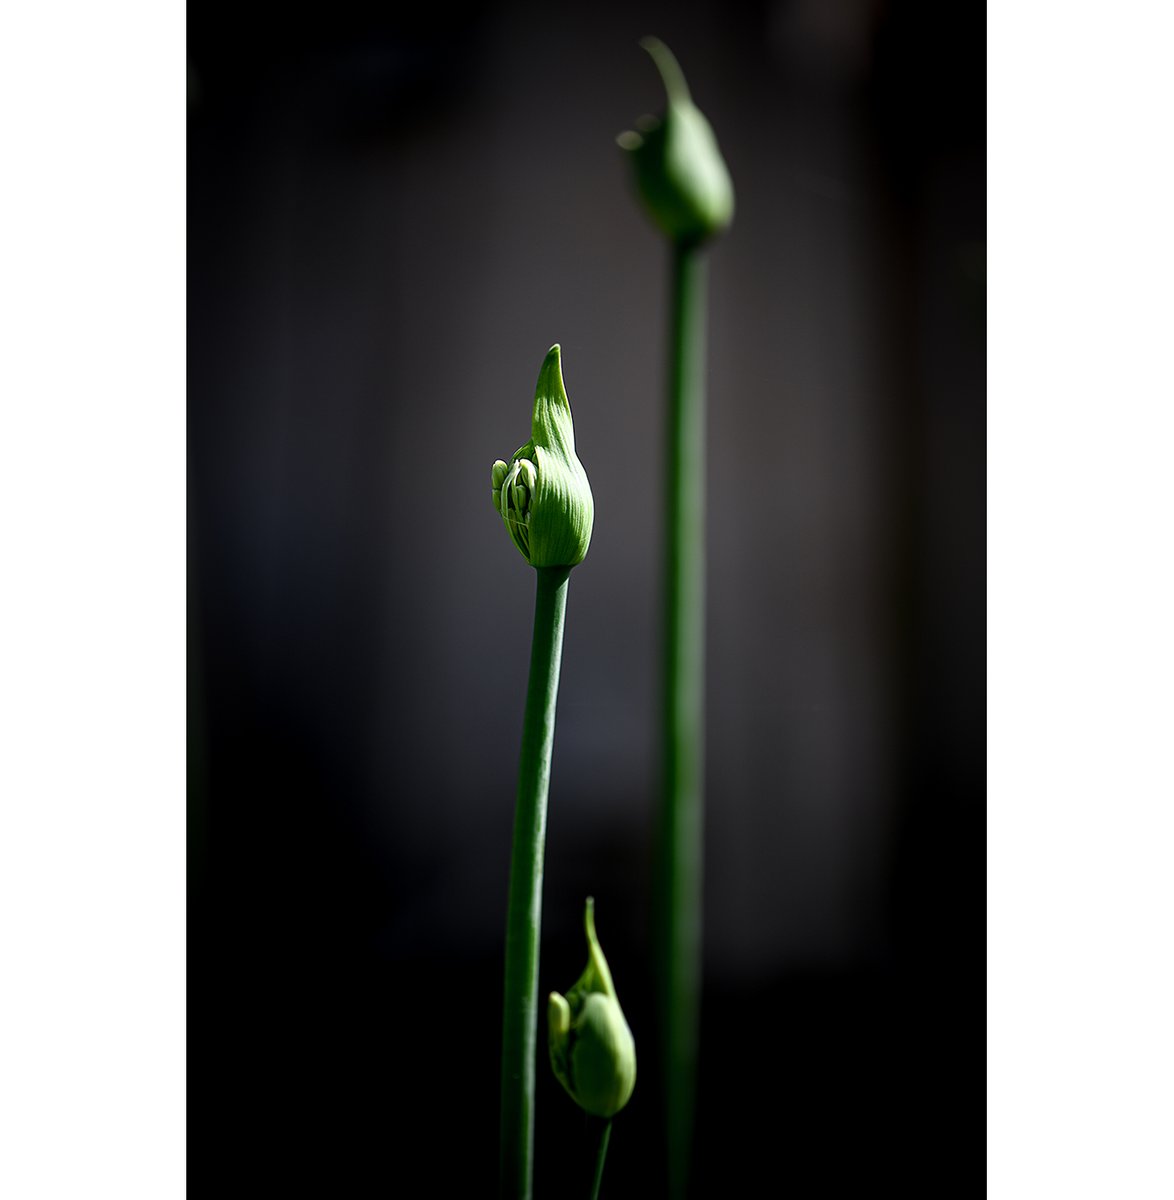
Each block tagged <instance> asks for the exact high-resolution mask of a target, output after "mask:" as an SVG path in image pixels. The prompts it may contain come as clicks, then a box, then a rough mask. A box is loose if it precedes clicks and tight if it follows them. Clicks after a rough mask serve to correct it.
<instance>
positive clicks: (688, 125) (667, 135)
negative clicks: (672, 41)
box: [616, 37, 734, 243]
mask: <svg viewBox="0 0 1174 1200" xmlns="http://www.w3.org/2000/svg"><path fill="white" fill-rule="evenodd" d="M640 45H641V46H643V47H644V49H645V50H647V51H648V53H649V54H651V55H652V61H653V62H654V63H656V68H657V70H658V71H659V72H660V77H661V79H662V80H663V81H664V87H665V92H666V93H667V95H668V104H667V106H666V108H665V113H664V116H663V117H641V118H640V120H639V121H637V122H636V129H637V130H638V131H639V132H635V131H631V130H629V131H628V132H626V133H621V134H620V136H619V137H618V138H617V139H616V140H617V141H618V142H619V144H620V146H621V147H622V148H623V149H624V150H627V151H628V152H629V154H630V157H631V160H632V164H633V166H634V168H635V171H636V185H637V187H638V188H639V191H640V197H641V199H642V200H643V201H644V205H645V207H646V208H647V209H648V212H649V214H650V215H651V216H652V219H653V220H654V221H655V222H656V223H657V225H659V226H660V228H661V229H662V230H663V231H664V232H665V233H666V234H668V236H669V237H670V238H672V239H673V240H674V241H677V242H685V243H697V242H702V241H704V240H705V239H706V238H709V237H712V236H713V235H714V234H715V233H720V232H721V231H722V230H723V229H725V228H726V226H727V225H729V223H730V222H731V221H732V220H733V218H734V185H733V183H732V182H731V181H730V173H729V171H728V170H727V169H726V164H725V160H724V159H723V158H722V155H721V151H720V150H719V149H718V148H717V138H716V137H715V136H714V133H713V127H712V126H711V125H710V123H709V122H708V121H707V120H706V119H705V115H704V114H703V113H702V112H701V110H700V109H699V108H698V107H697V106H696V105H695V104H694V103H693V100H692V98H691V97H690V95H689V85H688V84H687V83H686V82H685V76H684V74H683V73H682V71H681V68H680V65H679V64H678V62H677V60H676V59H675V58H674V57H673V53H672V51H671V50H670V49H669V48H668V47H667V46H666V45H665V44H664V42H662V41H659V40H658V39H657V38H652V37H648V38H644V39H642V40H641V42H640Z"/></svg>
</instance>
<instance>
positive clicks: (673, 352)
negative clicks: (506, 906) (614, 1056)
mask: <svg viewBox="0 0 1174 1200" xmlns="http://www.w3.org/2000/svg"><path fill="white" fill-rule="evenodd" d="M640 44H641V45H642V46H643V47H644V49H645V50H647V51H648V53H649V54H650V55H651V56H652V59H653V61H654V62H655V64H656V67H657V69H658V70H659V72H660V75H661V79H662V80H663V82H664V86H665V92H666V94H667V104H666V108H665V113H664V116H663V117H661V118H656V117H642V118H641V119H640V120H639V121H638V122H637V123H636V124H637V130H636V131H629V132H627V133H623V134H621V135H620V137H619V138H618V139H617V140H618V142H619V144H620V146H621V148H622V149H624V150H625V151H626V152H627V153H628V155H629V158H630V160H631V162H632V165H633V170H634V175H635V180H636V186H637V190H638V192H639V195H640V198H641V200H642V201H643V204H644V207H645V209H646V210H647V212H648V214H649V215H650V217H651V218H652V220H653V221H654V222H655V224H656V225H657V227H658V228H659V229H660V230H661V231H662V232H663V233H664V234H665V235H666V237H668V239H669V241H670V244H671V248H672V301H671V313H670V326H669V328H670V332H669V378H668V425H667V453H666V478H665V520H666V526H667V528H666V537H665V563H664V630H663V636H664V647H663V654H664V665H663V683H662V686H663V692H662V714H663V715H662V768H661V769H662V787H663V799H662V804H661V814H660V829H659V833H658V844H659V881H658V885H657V896H658V909H659V911H658V913H657V915H656V929H657V933H656V943H657V946H656V949H657V955H656V957H657V975H658V982H659V985H660V989H659V990H660V1000H659V1016H660V1021H659V1025H660V1035H661V1039H662V1061H663V1067H664V1078H663V1081H662V1083H663V1092H664V1097H665V1105H666V1109H665V1127H666V1133H667V1139H668V1154H669V1163H668V1168H669V1190H670V1194H671V1195H672V1196H674V1197H680V1196H683V1195H685V1192H686V1189H687V1187H688V1164H689V1156H690V1147H691V1145H692V1139H693V1122H694V1110H695V1103H696V1101H695V1093H696V1071H697V1033H698V1024H699V1012H700V973H701V874H702V858H703V854H702V831H703V822H704V807H703V805H704V764H705V759H704V743H705V726H704V696H705V489H704V481H705V469H706V464H705V341H706V310H705V300H706V261H705V257H704V249H703V247H704V245H705V243H706V242H707V241H709V239H710V238H712V237H713V236H714V235H715V234H717V233H720V232H721V231H722V230H724V229H725V228H726V227H727V226H728V225H729V223H730V221H731V220H732V219H733V215H734V190H733V185H732V183H731V182H730V176H729V172H728V170H727V169H726V165H725V162H724V160H723V159H722V156H721V152H720V151H719V150H718V147H717V140H716V138H715V137H714V133H713V129H712V128H711V127H710V124H709V122H708V121H707V120H706V118H705V116H704V115H703V114H702V113H701V111H700V110H699V109H698V108H697V106H696V105H695V104H694V103H693V101H692V98H691V96H690V94H689V88H688V85H687V84H686V83H685V77H684V75H683V74H682V72H681V68H680V66H679V65H678V63H677V60H676V59H675V58H674V57H673V54H672V52H671V51H670V50H669V49H668V47H667V46H665V45H664V43H663V42H660V41H658V40H657V39H656V38H645V39H644V40H643V41H642V42H641V43H640Z"/></svg>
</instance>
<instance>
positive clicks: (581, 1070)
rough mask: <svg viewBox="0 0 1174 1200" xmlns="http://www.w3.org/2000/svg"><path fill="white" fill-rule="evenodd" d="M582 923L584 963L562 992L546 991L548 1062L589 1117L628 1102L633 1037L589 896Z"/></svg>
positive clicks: (632, 1085) (610, 1112) (633, 1067)
mask: <svg viewBox="0 0 1174 1200" xmlns="http://www.w3.org/2000/svg"><path fill="white" fill-rule="evenodd" d="M584 925H585V927H586V930H587V969H586V970H585V971H584V972H583V974H582V975H581V976H580V977H579V980H578V982H577V983H576V984H575V986H574V987H573V988H571V989H570V991H568V992H567V994H566V996H560V995H559V994H558V992H551V994H550V1002H549V1006H548V1009H547V1024H548V1026H549V1033H550V1065H551V1067H552V1068H553V1069H554V1073H555V1076H556V1077H557V1078H558V1081H559V1082H560V1083H561V1084H562V1085H563V1087H564V1088H566V1090H567V1093H568V1094H569V1095H570V1097H571V1099H572V1100H574V1101H575V1103H576V1104H578V1105H579V1107H580V1108H582V1109H584V1110H586V1111H587V1112H589V1113H590V1114H591V1115H592V1116H595V1117H612V1116H615V1114H616V1113H618V1112H619V1111H620V1109H621V1108H623V1107H624V1105H625V1104H627V1103H628V1101H629V1100H630V1099H631V1097H632V1089H633V1088H635V1086H636V1042H635V1039H634V1038H633V1037H632V1031H631V1029H629V1028H628V1022H627V1021H626V1020H625V1019H624V1012H623V1009H621V1008H620V1002H619V1000H618V998H617V997H616V989H615V985H614V984H613V983H612V979H611V971H610V970H608V966H607V959H606V958H604V957H603V950H602V949H601V948H600V945H599V939H598V938H597V937H596V936H595V901H594V900H592V899H591V898H588V900H587V912H586V915H585V918H584Z"/></svg>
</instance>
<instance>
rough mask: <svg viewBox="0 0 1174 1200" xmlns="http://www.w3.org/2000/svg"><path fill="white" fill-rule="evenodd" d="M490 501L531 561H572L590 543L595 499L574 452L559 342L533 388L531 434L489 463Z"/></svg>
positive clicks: (535, 563) (544, 563)
mask: <svg viewBox="0 0 1174 1200" xmlns="http://www.w3.org/2000/svg"><path fill="white" fill-rule="evenodd" d="M492 484H493V506H494V508H496V509H497V511H498V514H499V515H500V516H501V518H502V520H503V521H504V522H505V527H506V529H507V530H508V531H509V535H510V537H511V538H513V541H514V545H515V546H517V548H518V549H519V550H520V551H521V553H522V557H523V558H525V560H526V561H527V562H528V563H529V564H530V565H531V566H533V567H573V566H575V564H576V563H580V562H582V561H583V558H584V556H585V555H586V553H587V547H588V546H589V545H590V544H591V528H592V525H593V524H594V521H595V504H594V501H593V499H592V496H591V485H590V484H589V483H588V482H587V472H586V471H584V470H583V464H582V463H581V462H580V461H579V458H578V456H577V455H576V454H575V426H574V423H573V422H572V420H571V402H570V401H569V400H568V399H567V391H566V388H565V387H564V385H563V372H562V359H561V354H560V350H559V347H558V346H557V345H555V346H551V348H550V350H549V351H548V352H547V355H546V359H545V361H544V362H543V364H542V369H541V370H540V371H539V372H538V386H537V388H536V389H535V392H534V415H533V418H532V420H531V425H530V440H529V441H528V442H527V443H526V444H525V445H524V446H522V447H520V448H519V449H518V450H516V451H515V452H514V455H513V457H512V458H511V459H510V461H509V462H508V463H505V462H503V461H502V460H501V459H498V460H497V462H495V463H494V464H493V471H492Z"/></svg>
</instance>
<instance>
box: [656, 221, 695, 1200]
mask: <svg viewBox="0 0 1174 1200" xmlns="http://www.w3.org/2000/svg"><path fill="white" fill-rule="evenodd" d="M705 286H706V263H705V259H704V257H703V255H702V252H701V251H700V250H699V249H698V248H697V247H696V246H694V245H686V244H681V243H677V244H676V245H675V246H674V248H673V276H672V317H671V326H670V334H669V413H668V447H667V456H666V463H667V470H666V489H667V490H666V496H665V507H666V518H667V537H666V547H667V557H666V560H665V584H664V586H665V595H664V605H665V620H664V638H665V641H664V674H663V686H664V694H663V738H664V744H663V762H662V771H663V787H664V795H663V799H662V809H661V821H662V826H661V834H660V853H661V863H660V870H661V886H660V904H661V914H660V929H659V938H658V940H659V957H660V971H659V977H660V985H661V994H660V1003H661V1020H660V1029H661V1036H662V1039H663V1042H662V1054H663V1059H664V1080H663V1083H664V1088H665V1106H666V1107H665V1126H666V1133H667V1137H668V1158H669V1194H670V1195H671V1196H672V1197H674V1198H679V1197H682V1196H684V1195H685V1193H686V1189H687V1186H688V1176H689V1158H690V1147H691V1144H692V1137H693V1119H694V1105H695V1095H696V1073H697V1034H698V1021H699V1013H700V1002H699V992H700V980H701V868H702V827H703V817H704V813H703V800H704V795H703V791H704V769H705V760H704V735H705V730H704V695H705Z"/></svg>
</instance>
